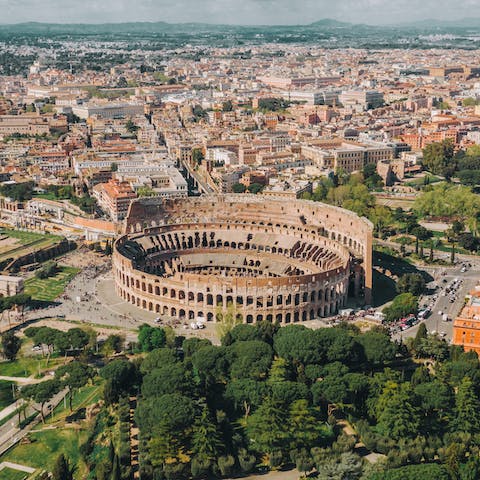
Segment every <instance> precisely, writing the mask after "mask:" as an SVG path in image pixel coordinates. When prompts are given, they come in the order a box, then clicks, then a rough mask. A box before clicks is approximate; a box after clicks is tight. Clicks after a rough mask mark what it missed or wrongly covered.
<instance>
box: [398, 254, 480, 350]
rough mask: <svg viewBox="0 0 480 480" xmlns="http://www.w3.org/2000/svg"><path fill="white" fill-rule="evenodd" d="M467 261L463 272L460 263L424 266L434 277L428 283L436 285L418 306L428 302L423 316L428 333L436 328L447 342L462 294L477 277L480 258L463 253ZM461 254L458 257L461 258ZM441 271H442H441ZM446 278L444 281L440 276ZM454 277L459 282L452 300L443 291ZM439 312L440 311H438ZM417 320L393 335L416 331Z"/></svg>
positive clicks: (409, 334) (401, 336)
mask: <svg viewBox="0 0 480 480" xmlns="http://www.w3.org/2000/svg"><path fill="white" fill-rule="evenodd" d="M467 258H468V260H467V261H468V262H469V263H470V264H471V265H472V266H471V267H470V268H468V269H467V270H466V271H465V272H462V271H461V270H462V267H461V265H458V266H455V267H453V268H451V267H449V268H447V267H426V268H423V269H424V270H426V271H428V272H429V273H430V274H431V275H432V277H433V278H434V280H433V281H432V282H431V283H430V284H429V286H432V285H436V286H437V288H436V290H435V291H433V292H432V294H430V295H423V296H422V297H421V299H420V310H422V309H423V307H427V306H429V305H432V306H431V314H430V315H429V316H428V318H426V319H425V320H424V323H425V325H426V327H427V330H428V331H429V332H430V333H433V332H437V333H439V334H440V335H442V336H444V338H445V339H446V340H447V342H450V341H451V339H452V335H453V320H454V319H455V317H456V316H457V315H458V313H459V312H460V310H461V309H462V307H463V305H464V303H465V297H466V296H467V295H468V294H469V293H470V292H471V291H472V290H473V289H474V288H475V285H476V284H477V282H478V280H479V271H480V260H476V259H474V260H473V259H472V257H467ZM463 259H464V258H462V260H463ZM442 273H445V274H444V275H442ZM444 279H445V280H446V282H444V281H443V280H444ZM455 279H458V280H459V281H460V282H461V283H460V286H459V287H458V289H457V291H456V292H455V294H454V298H455V301H454V302H450V300H449V298H450V296H449V295H448V294H445V288H446V287H447V286H449V285H451V284H452V282H453V281H454V280H455ZM440 312H441V313H440ZM443 314H447V316H448V318H449V320H450V321H448V322H445V321H443ZM419 325H420V324H417V325H415V326H414V327H412V328H409V329H408V330H405V331H403V332H400V333H397V334H395V335H394V338H395V339H397V340H399V339H405V338H408V337H414V336H415V335H416V333H417V331H418V327H419Z"/></svg>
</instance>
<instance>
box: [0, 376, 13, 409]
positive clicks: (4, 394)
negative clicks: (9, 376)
mask: <svg viewBox="0 0 480 480" xmlns="http://www.w3.org/2000/svg"><path fill="white" fill-rule="evenodd" d="M0 371H2V370H1V368H0ZM14 401H15V400H14V399H13V395H12V382H5V381H4V380H0V410H3V409H4V408H5V407H8V406H9V405H10V404H11V403H13V402H14Z"/></svg>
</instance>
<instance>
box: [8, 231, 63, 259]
mask: <svg viewBox="0 0 480 480" xmlns="http://www.w3.org/2000/svg"><path fill="white" fill-rule="evenodd" d="M1 235H6V236H7V237H11V238H15V239H16V240H18V243H17V244H16V245H12V247H11V248H10V249H7V250H6V251H3V252H2V254H1V255H0V260H6V259H8V258H15V257H18V256H20V255H23V254H25V253H27V252H31V251H34V250H40V249H41V248H44V247H48V246H50V245H53V244H54V243H56V242H58V241H59V240H60V239H61V237H58V236H56V235H51V234H45V235H42V234H41V233H34V232H22V231H19V230H9V229H5V228H0V236H1ZM34 247H35V248H34Z"/></svg>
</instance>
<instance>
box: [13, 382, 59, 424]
mask: <svg viewBox="0 0 480 480" xmlns="http://www.w3.org/2000/svg"><path fill="white" fill-rule="evenodd" d="M60 388H61V385H60V382H59V381H58V380H56V379H52V380H45V381H44V382H40V383H34V384H31V385H25V386H24V387H23V388H22V389H21V391H20V392H21V395H22V398H25V399H27V400H31V401H33V402H35V403H38V404H39V405H40V409H39V410H38V411H39V413H40V416H41V417H42V423H45V404H46V403H47V402H48V401H50V400H51V399H52V397H53V396H54V395H56V394H57V393H58V392H59V391H60Z"/></svg>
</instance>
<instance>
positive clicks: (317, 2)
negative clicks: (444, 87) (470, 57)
mask: <svg viewBox="0 0 480 480" xmlns="http://www.w3.org/2000/svg"><path fill="white" fill-rule="evenodd" d="M0 11H1V12H2V15H1V17H0V22H2V23H15V22H24V21H40V22H52V23H62V22H63V23H66V22H68V23H79V22H88V23H99V22H124V21H167V22H191V21H199V22H210V23H237V24H238V23H242V24H280V23H281V24H297V23H310V22H313V21H316V20H319V19H321V18H327V17H329V18H336V19H338V20H345V21H349V22H362V23H394V22H398V21H408V20H421V19H425V18H431V17H432V16H433V17H435V18H440V19H453V18H462V17H469V18H472V17H476V16H479V17H480V2H479V1H478V0H460V1H459V2H452V1H451V0H423V1H420V0H336V1H332V0H297V1H292V0H240V1H239V0H136V1H132V0H83V1H80V0H0Z"/></svg>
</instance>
